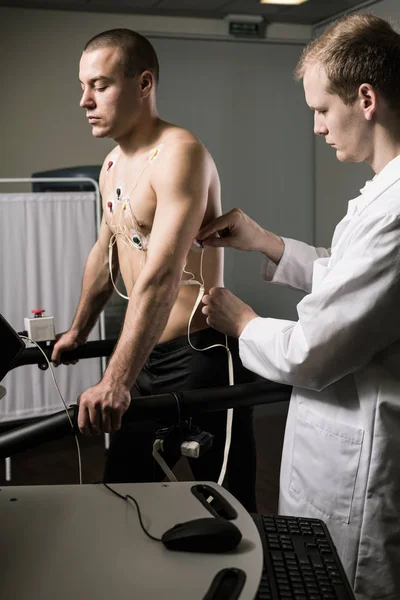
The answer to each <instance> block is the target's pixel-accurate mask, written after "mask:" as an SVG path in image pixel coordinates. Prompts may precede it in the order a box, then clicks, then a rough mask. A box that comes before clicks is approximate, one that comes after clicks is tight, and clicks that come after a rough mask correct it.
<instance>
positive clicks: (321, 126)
mask: <svg viewBox="0 0 400 600" xmlns="http://www.w3.org/2000/svg"><path fill="white" fill-rule="evenodd" d="M314 133H315V135H326V134H327V133H328V128H327V126H326V125H325V123H324V121H323V119H322V117H321V116H320V115H318V114H317V113H315V114H314Z"/></svg>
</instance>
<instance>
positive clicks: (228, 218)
mask: <svg viewBox="0 0 400 600" xmlns="http://www.w3.org/2000/svg"><path fill="white" fill-rule="evenodd" d="M216 234H218V236H217V235H216ZM197 240H198V241H200V242H201V243H202V244H203V246H204V247H206V246H211V247H213V248H217V247H225V248H227V247H229V248H236V249H237V250H245V251H250V250H253V251H259V252H261V253H262V254H263V255H264V256H265V261H264V266H263V277H264V279H265V280H267V281H271V282H272V283H278V284H280V285H286V286H288V287H292V288H296V289H301V290H303V291H305V292H309V291H310V290H311V281H312V268H313V263H314V261H315V260H316V259H317V258H322V257H325V256H329V255H330V251H329V250H326V249H325V248H314V247H312V246H309V245H308V244H305V243H304V242H298V241H296V240H291V239H288V238H283V237H280V236H278V235H276V234H275V233H272V231H268V230H267V229H263V228H262V227H261V226H260V225H259V224H258V223H256V222H255V221H253V219H251V218H250V217H249V216H248V215H246V213H244V212H243V211H242V210H241V209H240V208H233V209H232V210H230V211H229V212H227V213H225V214H223V215H221V216H220V217H217V218H216V219H214V220H213V221H211V222H210V223H208V224H207V225H206V226H205V227H203V228H202V229H201V230H200V231H199V233H198V234H197Z"/></svg>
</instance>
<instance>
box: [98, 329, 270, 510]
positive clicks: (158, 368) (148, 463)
mask: <svg viewBox="0 0 400 600" xmlns="http://www.w3.org/2000/svg"><path fill="white" fill-rule="evenodd" d="M190 341H191V343H192V344H193V345H194V346H195V347H197V348H205V347H208V346H211V345H213V344H225V336H224V335H222V334H221V333H219V332H218V331H216V330H215V329H211V328H209V329H204V330H202V331H197V332H195V333H193V334H191V336H190ZM229 348H230V350H231V352H232V358H233V363H234V376H235V383H246V382H250V381H255V380H256V379H257V378H258V377H257V376H256V375H255V374H254V373H251V372H250V371H248V370H247V369H245V368H244V367H243V365H242V363H241V361H240V359H239V353H238V341H237V340H236V339H233V338H229ZM228 384H229V380H228V359H227V352H226V350H225V349H224V348H221V347H218V348H213V349H212V350H207V351H205V352H197V351H196V350H193V349H192V348H191V347H190V346H189V344H188V340H187V337H186V336H182V337H179V338H177V339H175V340H172V341H169V342H166V343H163V344H158V345H157V346H155V348H154V350H153V352H152V353H151V355H150V357H149V359H148V360H147V362H146V364H145V366H144V368H143V370H142V372H141V373H140V375H139V377H138V379H137V381H136V384H135V386H134V388H133V389H132V394H131V395H132V402H135V396H148V395H152V394H163V393H167V392H178V391H186V390H194V389H200V388H212V387H217V386H226V385H228ZM233 415H234V416H233V426H232V442H231V448H230V453H229V460H228V468H227V477H226V478H225V485H226V486H227V488H228V489H229V491H230V492H231V493H232V494H233V495H234V496H235V497H236V498H237V499H238V500H239V501H240V502H241V503H242V504H243V505H244V506H245V508H246V509H247V510H248V511H251V512H255V511H256V499H255V483H256V448H255V440H254V432H253V409H252V408H237V409H235V410H234V413H233ZM154 417H155V420H154V421H137V422H136V423H129V424H126V425H123V426H122V427H121V429H120V430H119V431H117V432H115V433H113V434H112V436H111V444H110V449H109V451H108V453H107V459H106V466H105V472H104V481H106V482H108V483H128V482H130V483H133V482H135V483H136V482H145V481H162V480H163V479H164V477H165V475H164V473H163V472H162V470H161V468H160V467H159V465H158V464H157V463H156V461H155V460H154V458H153V456H152V448H153V441H154V435H155V433H156V431H157V430H158V429H160V428H161V427H164V426H168V425H171V423H163V422H160V421H159V420H157V415H154ZM193 425H196V426H197V427H199V428H200V429H201V430H205V431H208V432H209V433H211V434H213V435H214V439H213V445H212V447H211V448H210V449H209V450H208V451H207V452H205V453H204V454H203V455H202V456H200V457H199V458H191V459H189V462H190V466H191V469H192V472H193V475H194V477H195V478H196V479H197V480H198V481H204V480H205V481H207V480H208V481H217V480H218V477H219V474H220V471H221V466H222V460H223V453H224V446H225V437H226V411H217V412H212V413H204V414H203V415H199V416H198V417H195V419H193ZM163 457H164V459H165V460H166V462H167V464H168V465H169V467H170V468H172V467H173V466H174V465H175V463H176V462H177V461H178V459H179V457H180V453H179V451H177V452H174V453H171V452H169V453H168V452H164V453H163Z"/></svg>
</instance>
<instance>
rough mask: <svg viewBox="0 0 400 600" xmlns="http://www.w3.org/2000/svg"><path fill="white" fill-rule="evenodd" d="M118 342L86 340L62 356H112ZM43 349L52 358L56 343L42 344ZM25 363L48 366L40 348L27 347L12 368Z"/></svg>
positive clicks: (67, 358)
mask: <svg viewBox="0 0 400 600" xmlns="http://www.w3.org/2000/svg"><path fill="white" fill-rule="evenodd" d="M116 343H117V340H114V339H113V340H96V341H93V342H86V344H83V345H82V346H78V347H77V348H75V349H74V350H65V351H64V352H63V353H62V355H61V358H62V360H63V361H67V362H69V361H72V360H79V359H81V358H99V357H101V356H111V354H112V351H113V350H114V347H115V345H116ZM41 347H42V350H43V351H44V353H45V354H46V356H47V358H48V359H49V360H50V357H51V354H52V352H53V347H54V344H51V345H49V346H41ZM24 365H39V367H41V368H47V366H48V365H47V363H46V361H45V359H44V357H43V354H42V353H41V352H40V350H39V348H36V347H35V348H25V350H24V351H23V352H22V353H21V354H20V355H19V357H18V358H17V359H16V360H15V361H14V362H13V364H12V366H11V369H15V368H16V367H22V366H24Z"/></svg>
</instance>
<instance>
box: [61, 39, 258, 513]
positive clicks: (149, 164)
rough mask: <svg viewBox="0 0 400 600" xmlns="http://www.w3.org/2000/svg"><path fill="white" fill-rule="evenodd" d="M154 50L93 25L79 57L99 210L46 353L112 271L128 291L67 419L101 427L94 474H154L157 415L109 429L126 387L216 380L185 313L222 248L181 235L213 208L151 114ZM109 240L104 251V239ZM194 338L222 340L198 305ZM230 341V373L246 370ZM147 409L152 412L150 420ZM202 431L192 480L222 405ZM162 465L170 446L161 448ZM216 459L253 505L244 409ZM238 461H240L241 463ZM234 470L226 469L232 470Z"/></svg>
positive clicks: (173, 140)
mask: <svg viewBox="0 0 400 600" xmlns="http://www.w3.org/2000/svg"><path fill="white" fill-rule="evenodd" d="M158 70H159V69H158V60H157V56H156V54H155V51H154V48H153V47H152V45H151V44H150V42H149V41H148V40H147V39H146V38H144V37H143V36H141V35H139V34H137V33H135V32H133V31H130V30H126V29H117V30H112V31H108V32H104V33H101V34H99V35H97V36H95V37H94V38H93V39H92V40H90V41H89V42H88V43H87V45H86V47H85V49H84V51H83V54H82V57H81V61H80V73H79V79H80V82H81V85H82V99H81V102H80V106H81V107H82V108H84V109H85V110H86V115H87V119H88V121H89V123H90V125H91V127H92V134H93V135H94V136H95V137H97V138H111V139H113V140H115V141H116V143H117V146H116V148H115V149H114V150H112V151H111V152H110V154H109V155H108V156H107V157H106V159H105V161H104V163H103V167H102V170H101V173H100V189H101V194H102V199H103V219H102V223H101V228H100V232H99V237H98V240H97V242H96V243H95V245H94V247H93V249H92V250H91V252H90V254H89V257H88V259H87V262H86V266H85V271H84V276H83V283H82V292H81V297H80V301H79V305H78V308H77V311H76V315H75V317H74V319H73V323H72V325H71V328H70V329H69V330H68V331H67V332H66V333H64V334H63V335H62V336H61V337H60V339H59V340H58V342H57V343H56V345H55V347H54V352H53V355H52V360H53V361H54V362H55V363H56V364H57V363H59V362H60V360H62V359H61V354H62V352H63V351H64V350H67V349H71V348H74V347H76V346H78V345H80V344H84V343H85V342H86V340H87V338H88V336H89V333H90V331H91V330H92V328H93V326H94V324H95V322H96V320H97V318H98V317H99V315H100V312H101V311H102V310H103V308H104V306H105V304H106V303H107V301H108V300H109V298H110V296H111V294H112V292H113V283H114V282H116V278H117V274H118V271H119V272H120V273H121V276H122V279H123V281H124V284H125V288H126V293H127V297H128V303H127V310H126V316H125V320H124V324H123V327H122V330H121V333H120V337H119V340H118V343H117V346H116V348H115V350H114V353H113V355H112V357H111V359H110V361H109V363H108V366H107V369H106V371H105V373H104V376H103V378H102V380H101V381H100V382H99V383H98V384H97V385H95V386H93V387H91V388H89V389H88V390H86V391H84V392H83V393H82V394H81V395H80V397H79V416H78V426H79V428H80V430H81V432H82V433H84V434H86V435H93V434H98V433H100V432H112V439H111V446H110V450H109V453H108V458H107V464H106V469H105V479H106V480H107V481H110V482H111V481H112V482H124V481H149V480H152V479H154V478H158V479H160V478H162V477H163V474H162V473H161V472H160V471H159V470H158V465H156V463H155V461H154V459H153V457H152V444H153V438H154V433H155V431H156V430H157V429H159V428H160V427H161V426H162V425H163V424H161V423H159V422H157V421H154V422H153V421H151V422H146V423H145V424H143V423H133V424H129V425H126V426H125V425H124V426H123V427H122V428H121V418H122V416H123V414H124V413H125V411H126V410H127V408H128V407H129V405H130V402H131V395H132V397H134V396H135V395H136V396H137V395H149V394H154V393H164V392H167V391H178V390H187V389H195V388H200V387H214V386H217V385H228V363H227V352H226V350H225V349H224V348H223V347H217V348H215V349H213V350H208V351H206V352H197V351H196V350H194V349H192V348H191V346H190V345H189V342H188V335H187V331H188V323H189V320H190V318H191V313H192V311H193V308H194V306H195V303H196V300H197V298H198V295H199V285H197V284H194V285H193V284H187V282H188V280H196V281H197V282H201V283H203V282H204V288H205V290H206V291H207V290H208V289H210V288H211V287H215V286H222V285H223V254H222V252H223V251H222V249H218V248H212V249H210V250H208V249H207V250H206V251H202V250H201V248H200V249H199V248H197V247H196V246H195V245H193V240H194V239H195V237H196V234H197V232H198V231H199V229H200V228H201V227H202V226H204V225H205V224H207V223H208V222H210V221H211V220H213V219H214V218H215V217H217V216H218V215H220V214H221V205H220V184H219V178H218V173H217V169H216V167H215V164H214V161H213V159H212V157H211V156H210V154H209V153H208V151H207V150H206V149H205V147H204V146H203V145H202V144H201V143H200V141H199V140H198V139H197V138H196V137H195V136H194V135H193V134H192V133H190V132H188V131H185V130H184V129H182V128H180V127H176V126H175V125H171V124H170V123H166V122H165V121H162V120H161V119H160V117H159V115H158V112H157V108H156V87H157V82H158ZM110 248H111V250H110ZM190 330H191V332H193V333H191V335H190V342H191V344H193V345H194V346H195V347H196V348H205V347H208V346H211V345H213V344H221V345H224V344H225V337H224V336H223V335H221V334H220V333H218V332H216V331H215V330H213V329H211V328H209V327H208V325H207V323H206V320H205V317H204V315H203V314H202V313H201V310H196V312H195V314H194V316H193V319H192V321H191V328H190ZM232 343H233V350H234V352H235V366H236V369H235V375H236V382H243V381H250V380H251V379H252V378H253V376H252V375H251V374H250V372H248V371H246V370H245V369H244V368H243V367H242V366H241V363H240V361H239V359H238V354H237V347H235V346H234V342H232ZM156 418H157V415H155V419H156ZM196 424H197V425H198V426H199V427H200V428H202V429H205V430H207V431H209V432H210V433H212V434H213V435H214V436H215V438H214V444H213V448H212V449H211V450H209V451H208V452H207V453H205V454H204V455H203V456H202V457H200V458H198V459H193V460H191V466H192V470H193V471H194V474H195V476H196V478H197V479H213V480H217V478H218V475H219V472H220V470H221V465H222V455H223V449H224V444H225V428H226V414H225V413H224V412H222V413H221V412H219V413H214V414H211V415H208V416H207V417H203V418H199V419H197V423H196ZM166 458H167V462H168V463H169V464H170V466H172V465H173V464H174V463H175V462H176V461H177V459H178V458H179V456H176V455H174V456H167V457H166ZM229 464H230V465H231V468H230V469H229V467H228V485H229V488H230V489H231V491H232V492H233V493H234V494H235V495H236V496H237V497H238V498H239V499H240V500H241V501H242V502H243V504H245V505H246V507H247V508H249V509H250V510H254V509H255V499H254V483H255V451H254V439H253V433H252V412H251V410H247V409H246V410H241V411H236V412H235V418H234V425H233V442H232V446H231V453H230V458H229ZM241 467H243V468H241ZM235 471H236V472H235Z"/></svg>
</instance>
